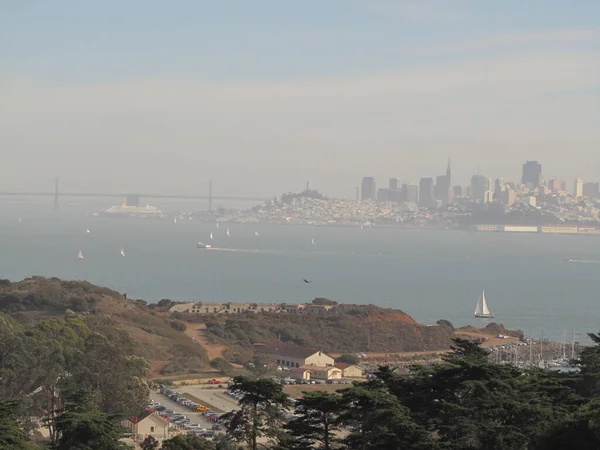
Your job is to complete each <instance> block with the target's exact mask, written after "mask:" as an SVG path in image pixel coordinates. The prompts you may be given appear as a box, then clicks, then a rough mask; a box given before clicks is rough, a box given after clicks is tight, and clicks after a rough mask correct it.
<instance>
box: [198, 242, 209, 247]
mask: <svg viewBox="0 0 600 450" xmlns="http://www.w3.org/2000/svg"><path fill="white" fill-rule="evenodd" d="M197 247H198V248H211V245H210V244H204V243H202V242H198V245H197Z"/></svg>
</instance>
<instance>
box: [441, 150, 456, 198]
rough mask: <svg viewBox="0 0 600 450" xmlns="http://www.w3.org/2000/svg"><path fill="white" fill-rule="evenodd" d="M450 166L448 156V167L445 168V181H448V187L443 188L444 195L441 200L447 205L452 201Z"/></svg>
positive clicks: (452, 190)
mask: <svg viewBox="0 0 600 450" xmlns="http://www.w3.org/2000/svg"><path fill="white" fill-rule="evenodd" d="M452 181H453V180H452V168H451V167H450V158H448V167H447V168H446V182H447V183H448V189H445V191H444V192H445V193H446V197H445V198H443V199H442V201H443V202H444V203H445V204H446V205H449V204H450V203H452V202H453V201H454V189H452Z"/></svg>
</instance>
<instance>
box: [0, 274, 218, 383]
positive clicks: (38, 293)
mask: <svg viewBox="0 0 600 450" xmlns="http://www.w3.org/2000/svg"><path fill="white" fill-rule="evenodd" d="M67 310H72V311H74V312H78V313H85V314H94V315H103V316H109V317H110V318H111V319H112V320H113V321H114V323H115V327H117V328H120V329H122V330H124V331H126V332H127V333H128V334H129V335H130V336H131V337H132V338H133V339H134V340H135V342H136V343H137V349H138V352H137V354H138V355H139V356H143V357H144V358H146V359H147V360H148V361H149V362H150V363H151V364H152V367H153V372H154V374H155V375H158V374H159V373H161V374H165V375H166V374H171V373H193V372H196V371H200V370H202V369H204V368H206V367H208V357H207V355H206V351H205V350H204V348H203V347H202V346H201V345H198V344H197V343H195V342H193V341H192V339H191V338H190V337H189V336H187V335H185V333H183V332H182V331H183V330H184V329H185V325H183V324H182V323H181V322H178V321H174V320H172V319H169V318H168V317H166V316H165V315H160V313H156V312H153V311H150V310H149V309H148V307H147V305H146V303H145V302H144V301H142V300H128V299H125V298H123V296H122V295H121V294H119V293H118V292H116V291H113V290H111V289H108V288H103V287H98V286H95V285H93V284H91V283H88V282H86V281H63V280H60V279H58V278H42V277H32V278H27V279H25V280H23V281H19V282H14V283H11V282H10V281H8V280H0V312H4V313H6V314H9V315H11V316H12V317H13V318H14V319H15V320H17V321H18V322H21V323H24V324H29V325H30V324H33V323H36V322H38V321H40V320H41V319H43V318H45V317H49V316H55V315H63V314H64V313H65V312H66V311H67Z"/></svg>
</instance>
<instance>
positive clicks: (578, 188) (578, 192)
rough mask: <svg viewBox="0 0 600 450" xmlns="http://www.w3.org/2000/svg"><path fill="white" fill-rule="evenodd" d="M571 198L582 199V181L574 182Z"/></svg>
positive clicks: (578, 179)
mask: <svg viewBox="0 0 600 450" xmlns="http://www.w3.org/2000/svg"><path fill="white" fill-rule="evenodd" d="M573 197H577V198H579V197H583V180H582V179H581V178H577V179H576V180H575V186H574V187H573Z"/></svg>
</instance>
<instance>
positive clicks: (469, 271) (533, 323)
mask: <svg viewBox="0 0 600 450" xmlns="http://www.w3.org/2000/svg"><path fill="white" fill-rule="evenodd" d="M47 209H48V208H47V207H45V208H44V209H40V208H38V207H35V205H22V204H12V205H8V206H6V207H5V208H4V210H3V212H2V213H1V214H0V277H1V278H9V279H11V280H19V279H22V278H25V277H28V276H31V275H43V276H56V277H60V278H64V279H81V280H88V281H90V282H92V283H95V284H99V285H103V286H108V287H111V288H114V289H116V290H118V291H120V292H126V293H127V294H128V296H129V297H139V298H144V299H146V300H148V301H150V302H155V301H158V300H160V299H161V298H171V299H174V300H190V301H191V300H202V301H248V302H288V303H296V302H308V301H311V300H312V299H313V298H314V297H328V298H331V299H334V300H337V301H339V302H344V303H373V304H376V305H380V306H386V307H394V308H399V309H402V310H404V311H405V312H407V313H409V314H410V315H412V316H413V317H414V318H415V319H416V320H418V321H420V322H423V323H435V321H437V320H438V319H440V318H445V319H448V320H450V321H451V322H453V323H454V324H455V325H465V324H468V323H471V324H478V325H481V324H485V322H478V321H477V319H474V318H473V316H472V313H473V310H474V308H475V304H476V302H477V298H478V296H479V295H480V294H481V290H482V289H484V288H485V290H486V296H487V298H488V302H489V305H490V308H491V309H492V311H493V312H494V313H495V315H496V321H497V322H500V323H503V324H505V325H506V326H507V327H509V328H521V329H523V330H524V331H525V332H526V333H527V334H531V335H534V336H537V337H539V336H540V334H541V330H542V329H543V330H544V331H543V332H544V335H545V336H548V337H551V338H554V339H560V338H561V336H562V335H563V334H564V333H568V334H570V333H571V332H572V331H574V332H575V333H585V332H588V331H598V329H600V298H599V295H598V294H599V293H600V239H599V238H594V237H578V236H547V235H519V234H508V233H499V234H494V233H468V232H465V231H433V230H400V229H381V228H379V229H368V230H367V229H365V230H360V229H358V228H324V227H298V226H270V225H236V224H232V225H230V226H229V228H230V231H231V236H229V237H227V236H226V226H225V225H221V227H220V228H219V229H217V228H216V226H215V225H214V224H202V223H200V222H197V221H179V222H178V223H177V224H173V222H172V221H170V220H137V219H121V220H119V219H99V218H93V217H86V216H85V214H84V213H82V211H81V209H77V208H75V206H73V207H72V208H71V209H69V207H68V205H67V206H66V207H64V208H61V211H58V212H50V211H48V210H47ZM73 214H74V215H73ZM19 217H21V218H22V220H21V223H19V221H18V218H19ZM88 228H89V230H90V233H89V234H88V233H86V229H88ZM210 232H213V234H214V240H212V241H211V240H210V239H209V234H210ZM255 232H258V233H259V236H255ZM313 238H314V240H315V244H316V245H312V243H311V240H312V239H313ZM198 241H202V242H205V243H211V244H212V245H213V246H214V247H215V248H214V249H210V250H199V249H197V248H196V243H197V242H198ZM122 247H123V248H124V249H125V252H126V255H127V256H126V257H121V256H120V249H121V248H122ZM79 249H81V250H82V251H83V254H84V256H85V259H84V260H83V261H78V260H77V259H76V256H77V251H78V250H79ZM565 258H571V259H576V260H581V261H587V262H581V263H569V262H567V261H565ZM303 278H308V279H310V280H312V281H313V282H312V283H311V284H305V283H304V282H303V281H302V279H303ZM579 339H580V340H582V338H581V337H580V338H579Z"/></svg>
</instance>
